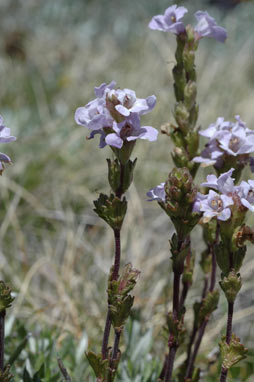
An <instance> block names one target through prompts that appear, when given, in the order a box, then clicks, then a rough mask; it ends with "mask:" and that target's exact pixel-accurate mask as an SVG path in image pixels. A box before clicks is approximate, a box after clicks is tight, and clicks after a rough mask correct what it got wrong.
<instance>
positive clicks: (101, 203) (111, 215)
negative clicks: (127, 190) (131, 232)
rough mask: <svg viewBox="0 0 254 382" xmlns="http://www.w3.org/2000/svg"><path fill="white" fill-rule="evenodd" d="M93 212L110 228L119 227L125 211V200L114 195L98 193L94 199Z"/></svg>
mask: <svg viewBox="0 0 254 382" xmlns="http://www.w3.org/2000/svg"><path fill="white" fill-rule="evenodd" d="M94 205H95V208H94V212H96V213H97V215H98V216H99V217H100V218H102V219H103V220H104V221H105V222H106V223H107V224H108V225H110V227H111V228H112V229H118V230H119V229H121V227H122V224H123V221H124V217H125V214H126V211H127V201H126V199H125V198H123V199H122V200H121V199H119V198H117V197H116V196H115V195H113V194H111V195H110V196H108V195H105V194H100V196H99V198H98V199H97V200H95V201H94Z"/></svg>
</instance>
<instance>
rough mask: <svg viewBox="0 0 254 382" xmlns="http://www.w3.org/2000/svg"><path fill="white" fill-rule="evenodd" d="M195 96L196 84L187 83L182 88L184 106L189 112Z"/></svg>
mask: <svg viewBox="0 0 254 382" xmlns="http://www.w3.org/2000/svg"><path fill="white" fill-rule="evenodd" d="M196 96H197V84H196V82H193V81H189V82H188V83H187V84H186V85H185V88H184V104H185V106H186V107H187V109H188V110H190V109H191V108H192V107H193V106H194V104H195V102H196Z"/></svg>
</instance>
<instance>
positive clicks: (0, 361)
mask: <svg viewBox="0 0 254 382" xmlns="http://www.w3.org/2000/svg"><path fill="white" fill-rule="evenodd" d="M10 134H11V130H10V128H8V127H6V126H5V125H4V122H3V118H2V116H1V115H0V143H9V142H12V141H15V140H16V137H14V136H12V135H10ZM4 163H9V164H10V163H11V159H10V157H9V156H8V155H6V154H3V153H0V175H2V173H3V171H4ZM13 300H14V298H13V297H12V296H11V290H10V288H9V287H8V286H7V285H6V284H5V283H4V281H2V280H1V281H0V381H2V382H10V381H11V380H12V374H11V373H10V367H9V366H8V365H7V366H5V365H4V333H5V330H4V328H5V315H6V309H8V308H9V307H10V306H11V304H12V302H13Z"/></svg>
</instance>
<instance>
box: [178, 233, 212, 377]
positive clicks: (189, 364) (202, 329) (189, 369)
mask: <svg viewBox="0 0 254 382" xmlns="http://www.w3.org/2000/svg"><path fill="white" fill-rule="evenodd" d="M216 241H217V238H216ZM215 244H216V243H214V244H213V245H212V246H211V247H210V249H211V253H212V270H211V277H210V287H209V292H213V290H214V287H215V282H216V268H217V264H216V255H215ZM207 286H208V280H207V277H206V278H205V284H204V289H203V293H202V299H204V298H205V297H206V294H207ZM208 321H209V317H207V318H206V319H205V320H204V322H203V323H202V325H201V327H200V328H199V330H198V338H197V341H196V343H195V345H194V350H193V353H192V354H191V348H192V344H193V342H194V341H195V337H196V334H197V328H195V326H194V327H193V332H192V336H191V341H192V342H190V344H189V348H188V355H187V369H186V374H185V378H186V379H187V378H191V375H192V372H193V368H194V364H195V360H196V357H197V354H198V350H199V347H200V345H201V342H202V339H203V336H204V334H205V329H206V326H207V324H208Z"/></svg>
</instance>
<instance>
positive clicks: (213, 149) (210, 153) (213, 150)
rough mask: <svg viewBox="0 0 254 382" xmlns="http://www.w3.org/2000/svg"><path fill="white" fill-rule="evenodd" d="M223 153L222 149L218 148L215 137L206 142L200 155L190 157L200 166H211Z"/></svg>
mask: <svg viewBox="0 0 254 382" xmlns="http://www.w3.org/2000/svg"><path fill="white" fill-rule="evenodd" d="M222 155H223V151H222V150H220V149H219V147H218V143H217V141H216V140H215V139H213V140H211V141H210V142H209V143H207V144H206V146H205V148H204V150H203V151H202V152H201V156H198V157H194V158H193V159H192V161H193V162H195V163H201V166H202V167H207V166H212V165H214V164H216V163H218V160H219V159H220V157H221V156H222Z"/></svg>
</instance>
